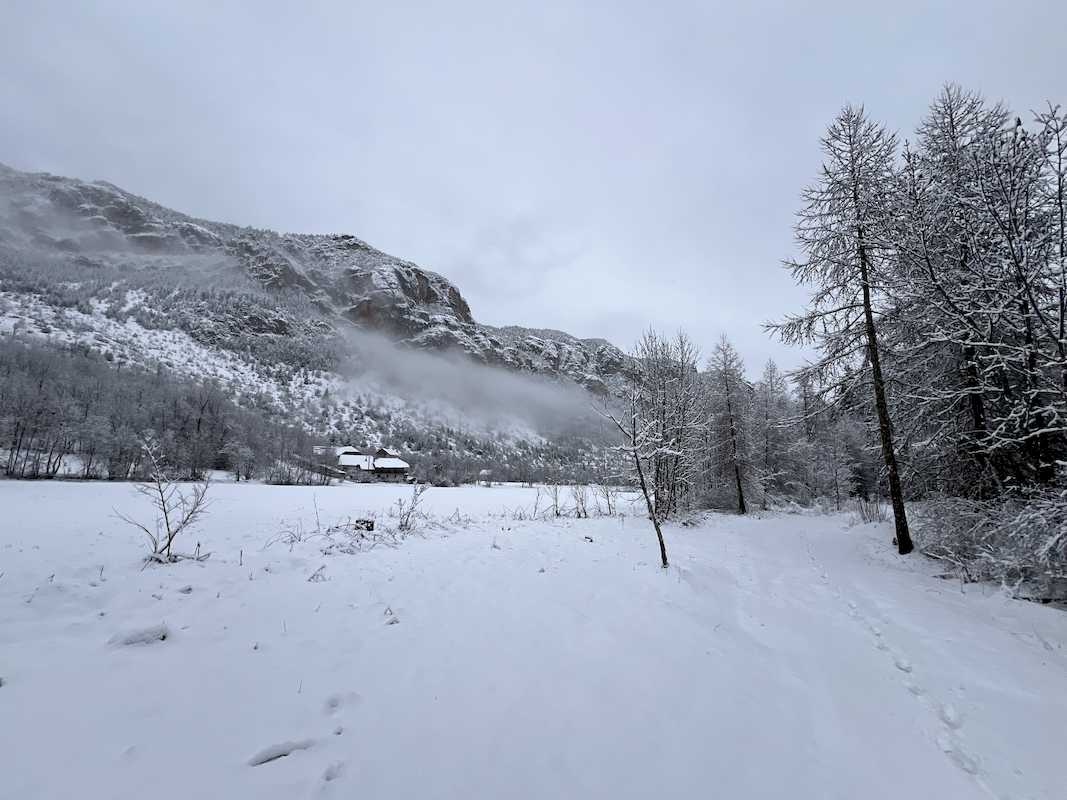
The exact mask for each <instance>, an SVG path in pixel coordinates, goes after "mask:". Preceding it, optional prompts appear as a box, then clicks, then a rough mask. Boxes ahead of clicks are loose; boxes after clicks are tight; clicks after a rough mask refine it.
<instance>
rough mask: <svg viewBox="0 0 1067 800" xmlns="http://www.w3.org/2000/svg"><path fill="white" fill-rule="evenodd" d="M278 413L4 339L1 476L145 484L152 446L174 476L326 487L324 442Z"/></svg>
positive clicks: (217, 392) (186, 383)
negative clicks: (320, 451) (321, 461)
mask: <svg viewBox="0 0 1067 800" xmlns="http://www.w3.org/2000/svg"><path fill="white" fill-rule="evenodd" d="M276 414H277V412H276V410H275V409H273V408H272V407H271V404H270V403H268V402H267V401H266V399H265V398H262V397H256V396H246V397H243V398H242V399H241V400H240V402H234V401H233V400H232V399H231V398H230V397H228V396H226V394H225V393H224V391H223V390H222V389H221V388H220V387H218V386H217V385H215V384H213V383H201V382H197V381H192V380H180V379H178V378H175V377H174V376H172V375H170V374H169V373H167V372H166V371H164V370H163V369H162V368H157V370H156V371H154V372H152V371H146V370H143V369H139V368H132V367H129V366H122V365H116V364H114V363H112V362H109V361H108V360H107V358H106V357H105V356H102V355H100V354H97V353H95V352H94V351H92V350H91V349H90V348H88V347H77V346H75V347H69V348H65V349H57V348H54V347H50V346H45V345H41V344H37V343H34V342H32V341H23V340H21V339H19V338H16V337H3V338H0V469H2V472H3V474H4V475H5V476H8V477H16V478H52V477H57V476H69V477H80V478H96V479H100V478H104V479H108V480H130V479H140V478H142V477H144V473H145V470H146V469H147V468H148V464H147V463H146V460H145V452H144V444H145V442H146V440H149V439H151V440H152V441H153V442H154V445H155V446H156V447H157V450H158V453H159V454H160V456H161V458H162V462H163V464H164V465H165V466H166V468H167V469H168V471H169V472H170V473H171V475H172V476H173V477H174V478H177V479H190V480H199V479H201V478H203V477H204V476H205V475H206V474H207V472H208V471H209V470H220V469H221V470H229V471H231V472H232V473H233V474H234V475H235V476H236V477H239V478H243V479H246V480H247V479H251V478H261V479H264V480H267V481H269V482H272V483H312V482H317V481H321V480H324V479H325V478H326V477H327V476H325V475H324V474H323V472H322V470H321V469H319V468H318V467H317V465H316V463H315V462H316V460H315V458H314V455H313V446H314V445H315V444H316V443H317V440H315V439H314V438H313V437H312V436H311V435H310V434H308V433H307V431H306V430H304V429H303V428H299V427H292V426H290V425H286V424H284V422H283V421H282V420H279V419H278V418H277V416H276Z"/></svg>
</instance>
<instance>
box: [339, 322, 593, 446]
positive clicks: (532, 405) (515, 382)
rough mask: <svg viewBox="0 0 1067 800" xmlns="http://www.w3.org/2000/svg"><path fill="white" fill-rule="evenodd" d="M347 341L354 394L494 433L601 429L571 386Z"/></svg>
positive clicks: (368, 340) (359, 337)
mask: <svg viewBox="0 0 1067 800" xmlns="http://www.w3.org/2000/svg"><path fill="white" fill-rule="evenodd" d="M345 338H346V340H347V341H348V343H349V345H350V346H351V349H352V351H353V355H352V357H351V358H350V359H349V361H348V363H347V364H346V365H345V367H344V368H343V372H344V373H345V374H347V376H348V377H349V378H350V380H351V384H352V387H353V389H355V390H360V389H370V390H373V391H377V392H381V393H383V394H386V395H392V396H396V397H399V398H403V399H404V400H406V401H408V402H420V403H425V404H427V405H429V406H430V407H431V408H433V409H434V410H436V411H437V412H439V413H444V414H446V415H447V413H448V412H449V411H454V412H457V413H459V414H461V415H463V416H466V417H469V418H472V419H474V420H476V421H479V422H481V423H483V424H484V425H486V426H488V427H490V428H499V427H501V426H508V425H512V424H514V423H520V424H523V425H525V426H528V427H530V428H532V429H534V430H535V431H537V432H538V433H542V434H544V433H546V432H558V431H560V430H565V429H574V427H575V426H577V427H580V428H586V429H588V427H589V426H590V425H591V424H597V425H598V424H599V419H600V418H599V416H598V415H597V414H596V412H595V411H594V409H593V406H592V404H591V402H590V396H589V395H588V394H587V393H586V392H585V391H584V390H582V389H580V388H578V387H577V386H574V385H573V384H571V385H570V386H567V385H564V384H560V383H556V382H554V381H551V380H549V379H547V378H541V377H537V376H533V375H530V374H523V373H514V372H509V371H507V370H505V369H502V368H500V367H492V366H487V365H484V364H478V363H476V362H474V361H472V360H471V359H470V358H469V357H467V356H465V355H463V354H461V353H429V352H423V351H417V350H410V349H408V348H406V347H403V346H401V345H397V344H395V343H393V342H391V341H389V340H388V339H386V338H385V337H383V336H380V335H378V334H375V333H369V332H365V331H352V332H348V333H346V336H345Z"/></svg>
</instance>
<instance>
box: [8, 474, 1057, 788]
mask: <svg viewBox="0 0 1067 800" xmlns="http://www.w3.org/2000/svg"><path fill="white" fill-rule="evenodd" d="M410 492H411V489H410V488H409V487H402V486H400V487H398V486H377V485H344V486H336V487H331V488H318V489H311V488H283V487H271V486H260V485H233V484H218V485H216V486H214V487H213V488H212V489H211V492H210V496H213V497H214V498H215V500H216V502H215V504H214V505H213V506H212V507H211V509H210V512H209V514H208V516H207V517H206V518H205V520H204V522H203V523H202V524H201V525H200V526H199V527H198V528H197V529H195V530H194V531H193V532H192V533H190V534H189V536H188V541H186V542H182V543H180V546H181V549H183V550H191V549H192V547H194V546H195V544H196V540H199V542H200V545H201V549H202V550H205V551H211V553H212V555H211V557H210V559H208V560H207V561H206V562H203V563H193V562H183V563H178V564H174V565H167V566H149V567H147V568H145V569H143V570H142V569H141V566H142V561H141V556H142V555H143V552H144V549H143V543H142V541H141V539H140V538H139V537H138V535H137V531H136V530H135V529H133V528H131V527H129V526H128V525H126V524H124V523H122V522H121V521H119V520H117V519H116V518H115V517H114V516H113V515H114V513H115V511H114V510H113V509H117V510H118V511H121V512H124V513H127V514H130V515H132V516H134V517H140V518H142V519H144V520H151V519H152V516H153V515H152V513H151V509H150V508H149V506H148V505H147V503H146V501H145V500H144V498H142V497H140V496H139V495H137V494H136V492H135V490H134V488H133V487H132V486H130V485H128V484H101V483H92V484H82V483H62V482H39V483H28V482H14V481H3V482H0V573H2V575H0V677H2V684H0V797H3V798H11V799H12V800H14V799H15V798H17V799H18V800H30V799H31V798H79V799H80V800H95V798H205V799H206V798H226V799H227V800H233V799H235V798H286V799H287V800H288V799H289V798H302V797H338V798H341V797H346V798H347V797H360V798H601V797H602V798H791V800H802V799H804V798H847V799H849V800H851V799H853V798H856V799H859V798H863V799H864V800H867V799H872V800H873V799H874V798H901V797H907V798H939V800H952V799H954V798H984V797H991V796H992V797H1010V798H1062V797H1063V792H1064V788H1065V787H1067V759H1065V758H1064V754H1065V753H1067V614H1065V613H1064V612H1063V611H1061V610H1058V609H1056V608H1053V607H1050V606H1042V605H1036V604H1030V603H1025V602H1019V601H1015V600H1011V599H1010V598H1008V597H1007V596H1006V595H1005V594H1003V593H1001V592H996V591H994V590H993V589H992V588H990V587H980V586H966V587H961V586H960V584H959V583H958V582H955V581H952V580H944V579H939V578H937V577H935V574H936V573H937V571H938V570H937V566H936V565H935V564H933V563H931V562H929V561H926V560H925V559H923V558H922V557H920V556H911V557H908V558H904V559H901V558H899V557H897V556H896V555H894V553H893V551H892V549H891V548H890V547H889V539H890V538H891V530H890V528H889V527H888V526H885V525H882V526H875V525H851V524H850V523H851V520H849V519H848V518H847V517H845V516H836V517H825V516H802V515H769V516H765V517H763V518H739V517H731V516H712V517H709V518H708V519H707V520H706V521H705V522H704V523H702V524H700V525H699V526H694V527H681V526H677V525H671V526H668V527H667V528H666V529H665V535H666V538H667V547H668V554H669V555H670V557H671V567H670V569H669V570H662V569H660V568H659V567H658V566H657V564H658V553H657V546H656V542H655V534H654V532H653V531H652V529H651V526H650V524H649V523H648V522H647V521H646V520H643V519H641V517H640V516H639V515H636V516H634V515H631V516H626V517H614V518H603V519H592V520H574V519H551V520H547V521H546V520H538V521H518V520H516V519H515V514H514V512H515V509H516V508H519V507H523V508H525V509H527V511H528V510H530V507H531V506H532V505H533V502H534V491H533V490H528V489H520V488H517V487H493V488H491V489H488V488H484V487H468V488H462V489H431V490H429V492H428V493H427V494H426V497H425V506H426V507H427V510H431V511H432V513H433V514H434V516H435V517H436V518H437V519H438V520H441V521H442V522H443V521H444V520H445V518H447V517H448V516H449V515H452V514H453V512H454V510H455V509H457V508H458V510H459V512H460V514H459V516H469V517H470V520H469V522H468V523H466V524H461V523H459V524H457V523H452V524H449V523H445V524H443V525H440V526H435V527H430V528H428V529H426V530H425V531H424V532H423V533H422V534H421V535H417V536H412V537H409V538H407V539H406V540H404V541H403V542H402V543H401V544H400V545H399V546H398V547H396V548H388V547H378V548H375V549H373V550H371V551H369V552H363V553H357V554H355V555H346V554H331V555H323V554H322V552H321V548H322V540H321V539H316V538H314V537H311V538H305V539H304V540H303V541H300V542H295V543H293V544H292V545H291V547H290V546H289V545H287V544H285V543H282V542H276V543H275V544H272V545H271V546H269V547H265V545H266V543H267V542H268V541H269V540H270V539H271V538H272V537H273V536H274V535H275V534H277V533H279V532H280V531H282V530H284V529H288V530H291V531H292V530H302V531H304V532H312V531H315V529H316V526H317V523H316V513H317V514H318V519H319V523H318V524H321V525H322V526H326V525H328V524H330V523H333V522H336V521H337V520H339V519H341V518H343V517H348V516H350V515H351V516H360V515H361V512H363V511H371V512H379V513H380V512H381V511H382V510H383V509H384V508H386V507H388V506H389V505H391V504H392V503H393V502H394V501H395V500H396V498H398V497H407V496H408V495H410ZM316 508H317V512H316ZM453 519H457V518H456V517H454V518H453ZM322 565H325V569H320V568H321V567H322ZM316 572H317V573H318V575H319V576H321V577H323V578H325V580H309V578H311V577H312V576H313V575H315V574H316ZM961 589H962V591H961ZM164 633H165V638H162V639H160V636H163V635H164ZM137 640H143V641H139V642H138V641H137ZM124 641H133V642H134V643H131V644H123V643H122V642H124Z"/></svg>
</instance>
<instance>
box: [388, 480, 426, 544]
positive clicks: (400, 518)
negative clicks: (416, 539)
mask: <svg viewBox="0 0 1067 800" xmlns="http://www.w3.org/2000/svg"><path fill="white" fill-rule="evenodd" d="M426 488H427V487H426V484H425V483H416V484H415V485H414V487H412V491H411V497H410V498H408V500H407V502H405V501H404V500H403V499H402V498H397V501H396V505H394V506H393V507H392V508H390V509H389V511H388V512H387V514H388V516H389V517H390V519H393V520H395V521H396V522H395V527H396V530H397V531H399V532H400V533H410V532H412V531H414V530H416V529H417V528H418V527H420V525H421V523H423V522H425V521H426V519H427V517H426V515H425V514H424V513H423V512H422V511H420V510H419V504H420V503H421V502H422V496H423V494H425V493H426Z"/></svg>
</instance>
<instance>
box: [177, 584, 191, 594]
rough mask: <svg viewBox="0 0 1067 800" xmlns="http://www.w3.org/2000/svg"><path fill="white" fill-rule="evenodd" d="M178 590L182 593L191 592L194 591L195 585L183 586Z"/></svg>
mask: <svg viewBox="0 0 1067 800" xmlns="http://www.w3.org/2000/svg"><path fill="white" fill-rule="evenodd" d="M178 591H179V592H181V593H182V594H190V593H191V592H192V591H193V587H192V586H183V587H182V588H180V589H179V590H178Z"/></svg>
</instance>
